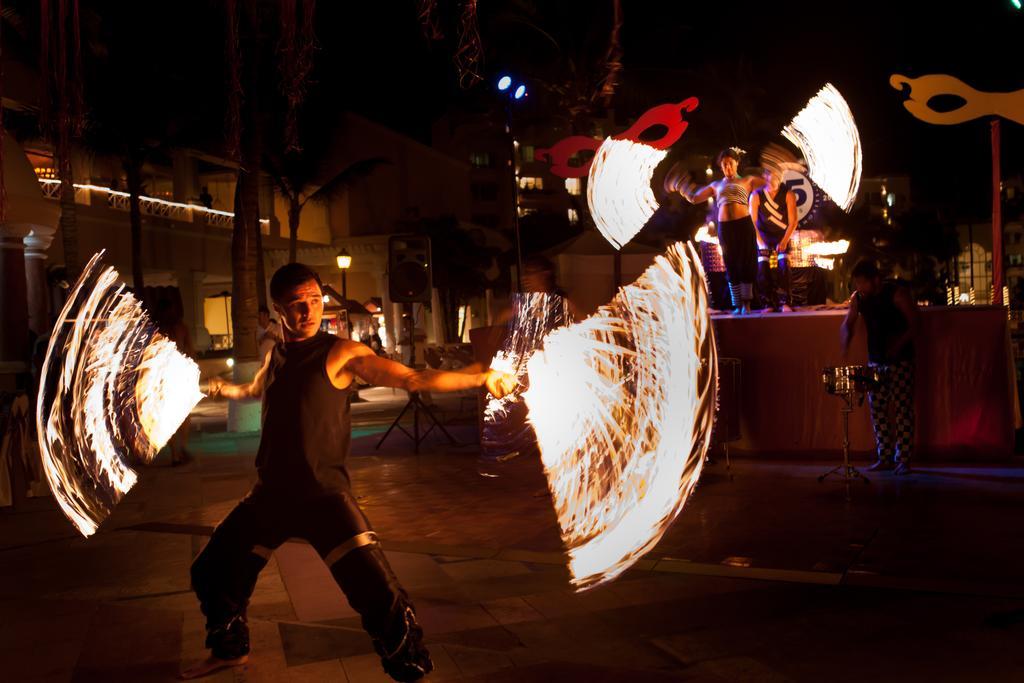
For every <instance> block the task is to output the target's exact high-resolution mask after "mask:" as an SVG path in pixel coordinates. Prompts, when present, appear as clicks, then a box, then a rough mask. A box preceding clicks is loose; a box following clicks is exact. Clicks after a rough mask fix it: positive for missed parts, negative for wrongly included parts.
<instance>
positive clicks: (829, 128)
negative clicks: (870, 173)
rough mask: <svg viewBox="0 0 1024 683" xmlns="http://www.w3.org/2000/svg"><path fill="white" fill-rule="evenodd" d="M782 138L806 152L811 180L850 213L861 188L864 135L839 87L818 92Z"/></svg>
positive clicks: (829, 86)
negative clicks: (858, 129)
mask: <svg viewBox="0 0 1024 683" xmlns="http://www.w3.org/2000/svg"><path fill="white" fill-rule="evenodd" d="M782 134H783V135H784V136H785V137H786V139H787V140H789V141H790V142H792V143H793V144H794V145H796V146H798V147H799V148H800V150H801V151H802V152H803V155H804V158H805V159H806V160H807V165H808V167H809V173H810V176H811V180H813V181H814V182H815V183H817V184H818V186H819V187H821V189H822V190H824V191H825V193H826V194H828V196H829V197H831V198H832V201H834V202H835V203H836V204H837V205H838V206H840V207H842V208H843V210H844V211H849V210H850V209H851V208H852V207H853V202H854V199H856V197H857V188H858V187H859V186H860V176H861V150H860V133H858V131H857V122H856V121H854V119H853V114H852V113H851V112H850V107H849V105H847V103H846V100H844V99H843V96H842V95H840V94H839V91H838V90H836V88H835V86H833V85H832V84H831V83H827V84H826V85H825V87H824V88H822V89H821V90H820V91H818V94H817V95H815V96H814V97H812V98H811V100H810V101H809V102H808V103H807V106H806V107H804V108H803V110H802V111H801V112H800V113H799V114H797V115H796V116H795V117H794V118H793V120H792V122H790V124H789V125H788V126H786V127H785V128H783V129H782Z"/></svg>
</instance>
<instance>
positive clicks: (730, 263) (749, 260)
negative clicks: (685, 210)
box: [718, 216, 757, 303]
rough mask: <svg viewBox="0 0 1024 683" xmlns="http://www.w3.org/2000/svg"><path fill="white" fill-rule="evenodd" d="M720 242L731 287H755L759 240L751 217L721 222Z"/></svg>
mask: <svg viewBox="0 0 1024 683" xmlns="http://www.w3.org/2000/svg"><path fill="white" fill-rule="evenodd" d="M718 241H719V243H720V244H721V245H722V260H723V261H725V272H726V273H727V274H728V275H729V285H730V286H732V287H737V286H740V285H749V286H753V284H754V282H755V281H756V279H757V239H756V238H755V236H754V222H753V221H751V220H750V216H744V217H743V218H737V219H735V220H731V221H721V222H720V223H719V224H718ZM734 303H735V302H734Z"/></svg>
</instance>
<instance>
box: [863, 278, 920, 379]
mask: <svg viewBox="0 0 1024 683" xmlns="http://www.w3.org/2000/svg"><path fill="white" fill-rule="evenodd" d="M904 286H905V285H902V284H901V283H899V282H896V281H893V280H887V281H885V282H884V283H882V289H881V291H879V292H878V293H877V294H873V295H871V296H861V295H860V294H858V295H857V297H858V299H859V301H858V310H859V311H860V314H861V315H862V316H863V317H864V325H865V327H867V330H868V360H869V361H871V362H872V363H885V364H888V363H898V362H900V361H907V360H913V359H914V345H913V344H912V343H908V344H906V345H904V347H903V348H902V349H900V350H899V351H898V352H897V353H896V355H895V356H890V355H889V345H890V344H892V342H894V341H895V340H896V339H898V338H899V337H901V336H902V335H903V333H904V332H906V331H907V325H908V322H907V318H906V317H905V316H904V315H903V312H902V311H900V309H899V308H898V307H897V306H896V302H895V300H894V299H895V296H896V290H897V289H899V288H900V287H904Z"/></svg>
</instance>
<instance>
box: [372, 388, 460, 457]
mask: <svg viewBox="0 0 1024 683" xmlns="http://www.w3.org/2000/svg"><path fill="white" fill-rule="evenodd" d="M409 408H412V433H409V431H407V430H406V428H405V427H403V426H402V425H401V424H399V423H400V422H401V420H402V418H403V417H405V413H406V411H407V410H409ZM421 411H422V412H423V414H425V415H426V416H427V417H429V418H430V421H431V422H433V424H432V425H430V427H428V428H427V431H425V432H423V433H422V434H420V412H421ZM395 427H398V429H399V431H401V432H402V433H403V434H405V435H406V436H408V437H409V438H410V439H412V447H413V452H414V453H419V452H420V444H421V443H422V442H423V440H424V439H426V438H427V435H428V434H430V432H432V431H434V427H437V428H438V429H440V430H441V431H442V432H444V435H445V436H447V437H448V441H450V442H451V444H452V445H453V446H457V445H458V443H459V442H458V441H456V440H455V438H454V437H453V436H452V435H451V434H449V433H448V430H447V429H445V428H444V425H443V424H441V421H440V420H439V419H437V416H436V415H434V412H433V411H432V410H431V409H430V407H429V406H427V404H425V403H424V402H423V399H421V398H420V392H418V391H410V392H409V400H408V402H407V403H406V404H405V407H404V408H402V412H400V413H399V414H398V417H396V418H395V421H394V422H392V423H391V426H390V427H388V430H387V431H386V432H384V436H382V437H380V441H378V442H377V448H378V449H379V448H380V447H381V445H382V444H383V443H384V440H385V439H387V438H388V434H390V433H391V432H392V430H393V429H394V428H395Z"/></svg>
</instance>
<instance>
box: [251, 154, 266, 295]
mask: <svg viewBox="0 0 1024 683" xmlns="http://www.w3.org/2000/svg"><path fill="white" fill-rule="evenodd" d="M256 158H257V159H258V158H259V156H258V155H257V157H256ZM259 184H260V181H259V173H258V172H257V173H256V177H255V178H254V182H253V185H255V186H256V188H257V189H256V200H255V207H256V208H255V209H254V210H255V211H256V220H255V223H256V225H255V228H256V301H257V303H258V304H259V307H260V308H267V273H266V270H265V266H264V262H263V224H262V223H260V214H259Z"/></svg>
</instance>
